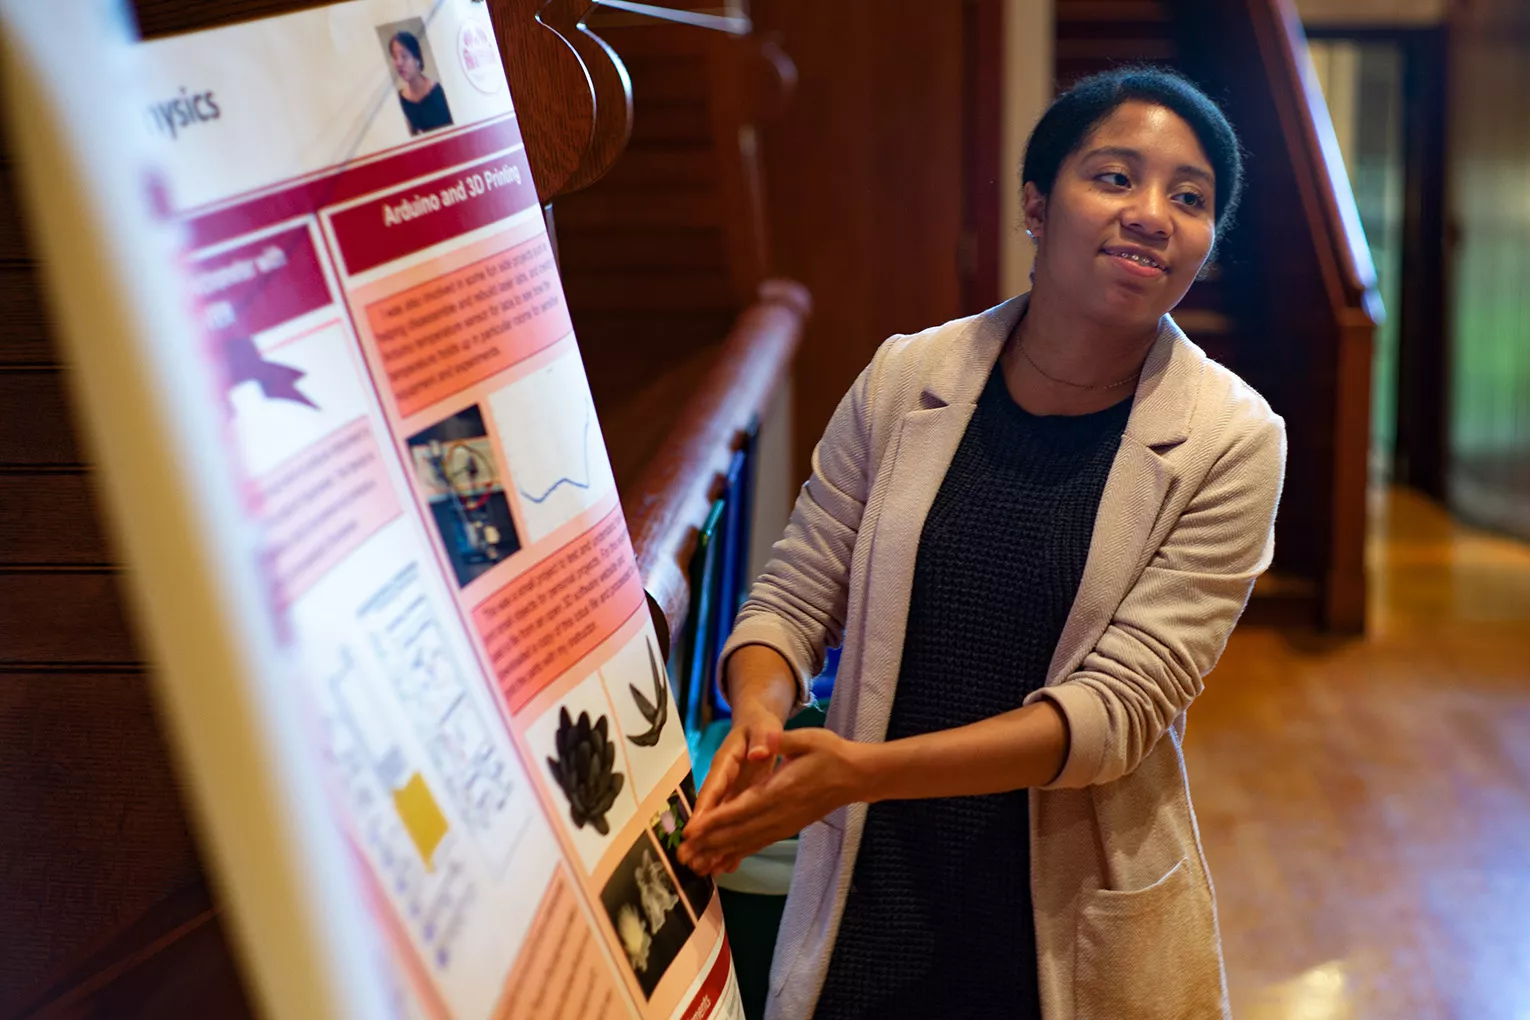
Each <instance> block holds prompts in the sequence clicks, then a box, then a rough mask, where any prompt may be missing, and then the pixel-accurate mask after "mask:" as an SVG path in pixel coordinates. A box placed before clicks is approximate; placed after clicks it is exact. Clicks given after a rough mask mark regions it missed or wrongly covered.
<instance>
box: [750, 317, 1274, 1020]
mask: <svg viewBox="0 0 1530 1020" xmlns="http://www.w3.org/2000/svg"><path fill="white" fill-rule="evenodd" d="M1026 300H1027V298H1026V297H1025V296H1021V297H1018V298H1014V299H1012V300H1010V301H1007V302H1005V303H1004V304H1001V305H999V306H997V307H996V308H993V309H990V310H989V311H986V312H983V313H982V314H980V315H976V316H973V317H971V318H966V319H957V320H955V321H953V322H948V323H946V324H945V325H943V326H937V327H935V328H933V329H929V330H926V331H924V332H922V333H918V334H915V335H913V336H895V337H892V338H891V339H889V340H888V341H887V342H886V343H884V344H883V345H882V346H881V348H880V349H879V350H878V351H877V354H876V357H875V358H873V359H872V362H871V364H870V365H869V366H868V367H867V368H866V369H865V371H863V372H862V373H861V376H860V378H859V379H857V380H856V382H855V385H854V386H853V387H852V388H851V390H850V392H849V393H848V394H846V395H845V397H844V399H843V400H842V401H841V402H840V405H839V408H838V410H836V411H835V413H834V417H833V419H832V420H831V421H830V422H829V426H828V428H827V430H826V431H825V432H824V436H823V439H822V441H821V442H820V443H819V444H818V447H817V449H816V450H815V451H814V453H813V470H812V476H811V477H810V478H809V480H808V481H807V483H806V484H805V485H804V486H803V487H802V491H801V493H800V494H799V495H798V497H797V504H796V507H795V509H794V510H793V512H792V517H791V521H790V523H789V524H788V525H787V529H786V534H785V536H784V537H783V538H782V539H781V541H780V542H778V543H777V544H776V546H775V550H774V555H773V557H772V559H771V561H770V563H769V565H768V566H767V567H766V569H765V572H764V573H763V574H762V575H761V576H760V577H759V579H758V580H757V581H756V582H755V584H754V587H753V589H752V591H751V593H750V597H749V600H748V601H747V602H746V603H745V605H744V607H743V609H742V610H741V611H740V613H739V617H738V622H737V626H736V628H735V630H734V632H733V636H732V638H731V639H730V640H729V641H728V643H727V644H726V646H725V647H724V650H723V653H722V654H723V657H724V658H726V656H727V655H729V654H731V653H732V652H733V651H734V650H735V649H737V648H739V647H740V646H742V645H747V644H763V645H768V646H770V647H772V648H774V649H776V650H777V651H779V652H780V653H781V654H782V655H783V656H784V657H785V658H786V659H787V660H788V661H789V662H791V663H792V664H793V666H795V667H796V670H797V672H798V674H799V676H800V678H801V680H802V683H803V688H802V692H801V697H802V699H803V701H804V703H805V702H806V700H807V699H808V698H809V697H810V695H809V694H808V692H807V687H806V684H807V681H808V679H809V678H810V677H812V676H814V675H816V674H817V673H818V671H819V670H820V669H821V668H822V665H823V654H824V649H825V647H826V646H828V645H835V644H840V643H841V642H842V643H843V654H842V658H841V661H840V667H839V676H838V680H837V683H836V685H835V691H834V697H833V698H832V699H830V702H829V712H828V726H829V727H830V728H831V729H833V730H834V731H835V732H838V733H841V734H843V735H845V736H847V737H850V738H852V739H855V740H861V741H876V740H882V739H884V738H885V736H886V733H887V720H888V715H889V712H890V711H891V709H892V703H893V693H894V688H895V686H896V681H897V677H898V667H899V660H900V657H901V654H902V649H903V636H904V625H905V623H906V620H907V615H908V602H909V591H910V588H911V585H912V582H913V575H914V559H915V554H916V552H917V550H918V547H919V537H920V533H921V532H922V530H923V527H924V520H925V515H926V513H927V512H928V511H929V508H930V505H931V503H932V502H933V500H934V498H935V493H936V491H937V490H938V489H939V488H940V484H941V481H942V480H943V479H944V477H945V473H946V469H947V467H948V466H949V464H950V462H951V458H952V456H953V455H954V454H955V452H956V448H957V444H958V443H959V442H960V441H961V438H962V435H963V433H964V432H965V431H966V428H967V423H968V420H969V419H970V418H971V416H972V412H973V409H974V407H975V406H976V401H977V399H978V396H979V394H980V393H981V392H982V390H983V385H984V383H985V381H986V380H987V378H988V375H989V372H990V371H991V369H992V368H993V365H994V363H995V362H996V361H997V359H998V356H999V352H1000V349H1001V348H1002V346H1003V344H1004V340H1005V338H1006V337H1007V336H1008V335H1009V333H1010V331H1011V330H1012V329H1013V327H1014V325H1015V323H1016V322H1018V321H1019V319H1020V316H1021V314H1022V313H1023V311H1024V308H1025V303H1026ZM1285 450H1286V442H1285V425H1284V422H1283V421H1282V420H1281V419H1280V418H1279V417H1278V416H1277V415H1275V414H1274V413H1273V412H1272V411H1271V410H1270V408H1269V405H1267V404H1266V403H1265V402H1264V400H1263V399H1261V398H1260V396H1259V395H1258V394H1257V393H1255V392H1254V391H1253V390H1252V389H1250V388H1249V387H1248V386H1247V385H1246V384H1245V383H1243V382H1242V380H1240V379H1238V377H1237V376H1235V375H1233V374H1232V373H1231V372H1229V371H1228V370H1227V369H1225V368H1223V367H1222V366H1220V365H1218V364H1216V363H1215V362H1213V361H1210V360H1208V359H1207V357H1206V355H1205V354H1204V353H1203V352H1202V351H1201V350H1200V348H1198V347H1196V346H1195V345H1194V344H1193V343H1191V342H1190V341H1189V340H1188V339H1186V337H1185V335H1184V333H1183V332H1181V331H1180V329H1179V327H1178V326H1176V325H1175V324H1174V322H1173V320H1172V319H1171V318H1169V317H1168V316H1165V317H1164V319H1163V322H1162V324H1161V326H1160V327H1159V333H1158V339H1157V341H1156V342H1155V343H1154V345H1153V347H1152V349H1151V352H1150V353H1149V355H1148V358H1147V362H1146V365H1145V366H1144V370H1143V373H1142V378H1141V381H1140V382H1139V383H1138V385H1137V392H1136V402H1135V404H1134V406H1133V407H1132V411H1131V416H1130V418H1129V420H1128V421H1127V425H1126V431H1125V435H1124V436H1123V438H1122V440H1121V447H1120V451H1119V452H1118V453H1117V455H1116V459H1115V462H1114V464H1113V466H1112V468H1111V472H1110V476H1109V479H1108V481H1107V482H1106V485H1105V492H1104V496H1103V497H1102V500H1101V503H1100V507H1099V513H1098V516H1097V518H1096V522H1095V527H1094V537H1093V542H1092V544H1091V546H1090V550H1089V556H1088V559H1087V561H1086V564H1085V568H1084V575H1083V581H1082V583H1081V585H1080V587H1079V591H1078V596H1077V598H1076V599H1075V601H1074V604H1073V608H1072V611H1071V613H1070V615H1069V617H1068V620H1067V624H1066V626H1065V627H1064V630H1063V633H1062V638H1061V640H1060V641H1059V642H1058V645H1057V651H1056V653H1055V654H1054V656H1053V658H1052V663H1051V668H1050V670H1049V672H1048V675H1047V681H1046V686H1045V687H1044V688H1043V689H1042V690H1039V691H1037V692H1035V693H1034V694H1033V695H1032V696H1031V698H1030V699H1028V700H1030V701H1034V700H1035V699H1036V698H1049V699H1051V700H1052V701H1053V702H1054V703H1055V704H1056V705H1057V707H1058V708H1059V709H1060V710H1061V711H1062V712H1063V713H1064V714H1065V715H1066V717H1067V720H1068V725H1069V730H1070V734H1071V740H1070V747H1069V751H1068V756H1067V761H1066V763H1065V764H1064V766H1063V769H1062V772H1061V774H1060V775H1059V776H1058V777H1057V778H1056V780H1054V781H1053V782H1052V783H1051V784H1050V785H1049V786H1047V787H1045V788H1040V789H1033V790H1032V791H1031V793H1030V821H1031V888H1032V895H1033V900H1034V905H1035V920H1036V946H1037V954H1038V958H1039V980H1040V985H1041V1001H1042V1009H1043V1013H1044V1015H1045V1016H1046V1017H1047V1018H1048V1020H1067V1018H1079V1020H1096V1018H1098V1020H1107V1018H1108V1020H1121V1018H1133V1020H1137V1018H1150V1017H1162V1018H1165V1020H1169V1018H1172V1020H1193V1018H1200V1017H1223V1016H1226V1015H1228V1009H1227V993H1226V977H1225V973H1224V970H1223V966H1222V958H1221V945H1220V940H1219V938H1218V933H1217V917H1216V906H1215V900H1214V897H1213V893H1212V886H1211V877H1210V875H1209V874H1208V873H1207V869H1206V861H1205V858H1204V856H1203V854H1202V852H1201V845H1200V836H1199V833H1198V832H1197V829H1196V823H1195V813H1194V811H1193V810H1192V808H1191V805H1190V791H1189V787H1188V784H1187V778H1186V774H1185V764H1184V756H1183V754H1182V753H1181V746H1182V741H1183V737H1184V730H1185V710H1186V709H1187V708H1188V707H1189V705H1190V702H1191V701H1192V700H1194V699H1195V696H1196V695H1197V694H1199V693H1200V692H1201V686H1202V678H1203V677H1204V676H1205V675H1206V674H1207V673H1209V672H1210V671H1211V669H1212V667H1213V666H1214V665H1216V662H1217V658H1218V657H1219V656H1220V655H1221V653H1222V648H1223V646H1224V645H1225V643H1226V641H1227V635H1228V633H1229V632H1230V631H1231V630H1232V628H1233V624H1234V623H1236V622H1237V619H1238V616H1239V614H1240V613H1241V612H1242V611H1243V607H1244V604H1245V603H1246V602H1247V600H1248V595H1249V591H1250V589H1251V588H1252V587H1253V583H1254V579H1255V578H1256V577H1258V576H1259V574H1260V573H1261V572H1263V571H1264V569H1265V568H1266V567H1267V566H1268V565H1269V563H1270V555H1271V552H1272V551H1273V547H1274V538H1273V525H1274V519H1275V507H1276V504H1277V503H1278V501H1279V499H1280V490H1281V483H1282V478H1283V474H1284V469H1285ZM1025 625H1026V621H1024V620H1016V621H1015V626H1016V627H1023V626H1025ZM951 682H952V683H960V682H961V678H960V677H952V678H951ZM865 821H866V805H865V804H854V805H851V806H849V807H848V808H841V809H840V810H838V811H835V812H834V813H833V814H831V815H830V816H829V817H828V818H826V819H825V820H823V821H821V822H815V823H814V824H812V825H810V826H808V827H807V828H806V829H805V830H803V832H802V835H801V840H800V844H799V848H798V854H797V864H796V870H795V871H794V872H793V877H792V887H791V894H790V896H789V897H788V899H787V903H786V913H785V916H784V917H783V919H782V923H781V930H780V935H779V938H778V941H777V943H776V953H775V960H774V963H773V965H772V968H771V978H770V1004H769V1007H768V1010H767V1017H769V1018H771V1020H797V1018H807V1017H810V1016H811V1015H812V1013H813V1009H814V1006H815V1004H816V1003H817V1000H818V995H819V993H820V991H821V989H822V987H823V982H824V976H825V973H826V971H827V969H828V964H829V957H830V953H831V952H832V950H833V946H834V939H835V935H836V932H837V931H838V929H839V922H840V918H841V916H842V914H843V912H844V906H845V897H846V893H847V891H848V889H849V886H850V878H851V875H852V873H853V872H854V869H855V857H856V852H857V850H858V849H859V847H860V841H861V832H862V829H863V827H864V824H865Z"/></svg>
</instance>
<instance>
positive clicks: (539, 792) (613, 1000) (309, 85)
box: [142, 0, 742, 1020]
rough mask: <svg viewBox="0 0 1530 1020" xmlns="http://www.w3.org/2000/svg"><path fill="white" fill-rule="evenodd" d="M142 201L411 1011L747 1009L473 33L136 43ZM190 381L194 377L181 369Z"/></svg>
mask: <svg viewBox="0 0 1530 1020" xmlns="http://www.w3.org/2000/svg"><path fill="white" fill-rule="evenodd" d="M142 54H143V56H144V58H145V59H144V60H143V65H144V68H145V74H146V75H147V77H148V86H149V101H148V103H147V105H146V106H145V108H144V109H143V111H142V116H143V123H142V130H143V132H144V134H145V136H146V138H147V140H148V145H149V151H150V153H151V154H152V157H153V172H154V179H155V181H156V182H157V183H156V188H155V191H156V194H157V201H158V202H159V203H160V205H161V206H162V209H163V214H164V215H166V216H169V217H171V218H173V219H174V220H175V221H176V222H177V223H178V224H179V225H180V226H181V229H182V231H183V234H184V238H185V245H186V255H185V271H186V276H187V279H188V280H189V282H190V286H191V289H192V291H193V294H194V300H195V306H196V314H197V315H198V316H200V320H201V324H202V327H203V331H204V333H205V346H204V350H203V352H202V353H203V356H205V357H206V358H208V359H210V361H211V362H212V364H213V365H214V366H215V369H216V375H217V376H218V378H219V379H220V380H221V385H220V387H219V388H220V392H219V393H218V394H217V395H216V396H217V399H218V400H219V401H221V402H222V403H223V405H224V406H225V408H226V416H227V417H226V420H227V423H228V424H227V435H228V445H229V454H230V457H231V459H232V460H233V461H234V462H235V463H236V464H237V466H238V472H239V475H240V477H241V478H242V479H243V480H244V481H243V502H244V505H245V507H246V510H247V512H248V513H249V514H251V515H252V516H253V517H254V518H255V519H257V520H258V521H259V522H260V524H261V527H262V529H263V535H264V538H263V553H262V568H263V574H264V578H265V585H266V588H267V590H268V595H269V599H268V601H269V606H270V611H271V613H272V614H273V615H274V618H275V619H276V620H277V622H278V627H279V631H280V633H281V634H282V635H283V638H284V640H285V641H286V642H287V643H288V645H289V647H290V648H291V649H292V651H293V658H294V661H296V662H297V663H298V664H299V669H298V670H297V671H296V672H297V673H298V675H295V676H292V677H273V678H270V682H272V683H282V684H290V686H291V696H292V697H293V698H294V699H298V700H299V701H300V702H301V703H302V704H303V706H304V707H305V708H306V710H307V716H308V717H309V718H310V719H311V729H312V735H313V744H314V747H315V751H316V755H315V758H316V760H317V761H322V763H323V767H322V770H321V771H322V773H323V774H322V776H316V777H315V781H316V782H323V783H324V784H325V785H326V787H327V789H328V791H329V799H330V800H331V801H332V803H333V805H334V811H335V815H336V818H337V822H338V824H339V826H340V827H341V829H342V831H343V832H344V833H345V836H346V839H347V841H348V843H349V844H350V846H351V848H352V851H353V855H354V859H355V863H356V867H357V870H358V871H359V872H360V874H361V876H362V879H363V885H364V887H365V888H366V889H367V890H368V891H369V898H370V904H369V909H370V911H371V913H372V916H373V917H374V918H375V922H376V924H377V926H378V927H379V929H380V930H382V931H383V932H384V933H385V936H386V939H387V942H388V944H389V945H390V946H391V949H392V957H393V960H394V961H395V975H396V978H397V985H398V988H399V993H398V994H399V997H400V1002H401V1012H403V1013H404V1014H406V1015H418V1016H423V1017H430V1018H480V1017H484V1018H489V1017H492V1018H504V1020H544V1018H547V1020H551V1018H569V1020H576V1018H577V1020H595V1018H607V1017H610V1018H616V1017H642V1018H663V1020H671V1018H685V1020H706V1018H709V1017H716V1018H733V1017H741V1016H742V1011H741V1007H740V1006H739V1003H738V994H737V988H736V983H735V980H734V976H733V970H732V962H731V956H730V953H729V951H728V946H727V940H726V938H725V933H724V930H723V923H722V913H721V906H720V904H719V901H718V897H717V894H716V890H715V888H714V886H713V884H712V882H711V881H710V880H709V879H706V878H704V877H700V876H697V875H696V874H694V873H692V872H691V871H689V870H688V869H687V868H685V866H684V865H682V864H681V863H680V862H679V860H678V858H677V856H676V852H675V850H676V847H677V845H678V842H679V833H680V830H681V828H682V827H683V825H684V822H685V820H686V819H687V818H688V817H689V812H690V809H691V804H692V803H693V800H694V797H695V788H694V782H693V779H692V776H691V771H690V763H689V758H688V755H687V749H686V741H685V738H684V734H683V730H682V725H681V721H680V719H679V718H677V715H676V713H675V711H674V710H673V707H672V705H671V702H670V697H669V686H668V682H667V678H666V676H665V671H664V662H663V659H662V656H661V654H660V652H659V646H658V642H657V640H656V637H655V633H654V630H653V627H652V625H651V622H650V619H649V614H648V609H647V606H646V602H645V598H644V593H643V588H642V584H641V581H640V578H639V576H638V574H637V570H636V565H635V562H634V559H633V552H632V547H631V543H630V540H629V537H628V533H627V527H626V523H625V521H624V520H623V517H622V512H621V507H620V504H619V503H618V500H617V493H616V488H615V484H614V482H613V479H612V474H611V467H610V463H609V460H608V458H607V454H606V450H605V445H604V442H603V440H602V437H601V431H600V423H599V421H598V419H597V416H596V414H595V409H594V406H593V404H592V402H591V397H590V389H589V385H588V382H587V381H586V377H585V372H584V367H583V364H582V362H581V359H580V354H579V348H578V345H577V342H576V339H575V337H574V334H573V332H572V327H571V325H570V320H569V312H568V308H567V306H566V304H565V301H564V295H563V290H562V287H561V285H560V283H559V279H558V272H557V267H556V264H555V262H554V258H553V250H552V246H551V244H550V242H549V238H548V235H547V231H546V228H545V225H544V222H543V218H542V213H541V209H540V207H539V204H538V201H537V196H536V189H535V187H534V185H533V182H532V179H531V173H530V169H529V167H528V164H527V159H526V153H525V150H524V147H523V145H522V141H521V133H520V130H519V127H518V125H517V120H516V113H515V108H514V104H513V102H512V97H511V96H510V93H509V90H508V88H507V85H506V81H505V74H504V68H503V66H502V64H501V57H500V53H499V49H498V47H497V45H496V43H495V39H494V35H493V30H492V27H491V24H490V21H489V15H488V12H487V10H486V9H485V6H484V5H483V4H481V3H475V2H473V0H437V2H431V0H360V2H354V3H346V4H340V5H335V6H331V7H327V8H320V9H316V10H311V11H307V12H303V13H298V14H293V15H289V16H285V17H281V18H275V19H269V20H264V21H256V22H250V23H246V24H241V25H236V26H232V27H228V28H222V29H217V30H213V31H207V32H201V33H195V34H188V35H184V36H177V37H171V38H165V39H160V40H156V41H153V42H149V43H145V44H143V47H142ZM188 378H190V376H188Z"/></svg>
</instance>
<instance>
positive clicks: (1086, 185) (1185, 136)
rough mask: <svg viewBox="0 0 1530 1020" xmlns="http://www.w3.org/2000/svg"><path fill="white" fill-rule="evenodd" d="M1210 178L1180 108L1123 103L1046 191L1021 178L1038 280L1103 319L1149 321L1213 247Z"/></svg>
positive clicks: (1137, 324) (1121, 323)
mask: <svg viewBox="0 0 1530 1020" xmlns="http://www.w3.org/2000/svg"><path fill="white" fill-rule="evenodd" d="M1215 186H1216V180H1215V175H1214V174H1213V172H1212V168H1211V161H1210V160H1208V159H1207V158H1206V153H1205V151H1204V150H1203V149H1202V148H1201V143H1200V140H1199V139H1198V138H1197V137H1196V135H1195V132H1194V131H1193V130H1192V129H1191V127H1190V125H1189V124H1187V123H1185V121H1184V120H1182V119H1181V118H1180V117H1179V115H1178V114H1176V113H1174V112H1173V111H1171V110H1168V109H1166V108H1164V107H1162V106H1157V105H1155V104H1152V103H1147V102H1142V101H1138V100H1131V101H1129V102H1125V103H1122V104H1121V105H1120V106H1118V107H1117V108H1116V109H1115V110H1114V111H1113V112H1112V113H1111V114H1110V116H1109V117H1107V118H1106V119H1105V120H1104V121H1102V122H1101V123H1100V125H1099V127H1097V128H1095V130H1094V132H1093V133H1092V134H1091V135H1089V137H1088V138H1086V139H1085V140H1084V143H1083V144H1082V145H1080V146H1079V147H1078V149H1077V150H1076V151H1075V152H1073V153H1072V154H1071V155H1070V156H1068V158H1067V159H1066V160H1064V161H1063V164H1062V166H1061V168H1059V170H1058V173H1057V180H1056V182H1055V183H1054V184H1053V186H1052V194H1051V195H1050V196H1043V195H1042V194H1041V192H1040V191H1039V190H1038V189H1037V188H1036V186H1035V185H1034V184H1026V186H1025V219H1026V226H1027V227H1028V228H1029V229H1030V230H1031V232H1032V233H1033V234H1035V235H1036V239H1037V245H1038V248H1037V256H1036V283H1037V285H1038V286H1046V287H1048V288H1050V289H1052V290H1054V291H1055V292H1056V293H1058V294H1059V295H1061V296H1062V297H1064V298H1065V299H1067V300H1068V301H1070V302H1071V303H1073V304H1075V305H1076V306H1077V307H1078V308H1079V309H1080V311H1081V312H1082V313H1083V314H1084V315H1086V316H1087V317H1088V318H1090V319H1092V320H1094V321H1096V322H1099V323H1101V324H1104V325H1111V326H1118V327H1121V328H1147V327H1149V326H1150V325H1152V324H1153V323H1156V322H1157V321H1158V319H1159V318H1160V317H1161V316H1163V314H1164V313H1165V312H1168V311H1169V310H1170V309H1172V308H1173V307H1174V306H1175V305H1177V304H1179V302H1180V299H1181V298H1183V297H1184V296H1185V292H1186V291H1187V290H1189V289H1190V284H1191V283H1192V282H1193V281H1194V280H1195V277H1196V274H1197V273H1199V272H1200V270H1201V266H1202V265H1203V264H1204V263H1205V261H1206V256H1207V255H1208V254H1209V253H1210V251H1211V245H1212V241H1213V240H1214V239H1215V236H1216V225H1215V209H1216V194H1215Z"/></svg>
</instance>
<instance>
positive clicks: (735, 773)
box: [693, 707, 781, 819]
mask: <svg viewBox="0 0 1530 1020" xmlns="http://www.w3.org/2000/svg"><path fill="white" fill-rule="evenodd" d="M780 744H781V717H780V716H778V715H776V714H775V713H774V712H772V711H770V710H769V709H764V708H758V707H755V708H742V709H741V711H740V712H739V713H736V714H735V715H734V716H733V727H732V729H730V730H729V731H728V735H727V736H726V737H724V738H723V742H722V744H721V745H720V746H719V747H718V748H717V753H716V754H715V755H713V757H712V768H711V771H709V772H708V773H707V781H706V782H705V783H703V784H701V792H700V793H699V794H697V795H696V810H695V811H694V812H693V819H694V817H696V816H699V815H701V814H702V813H703V812H707V811H710V810H711V809H712V808H715V807H716V806H717V805H719V804H721V803H723V802H724V801H725V800H727V799H729V798H731V797H735V796H737V795H738V794H740V793H743V792H744V791H745V790H748V789H750V788H751V787H753V786H755V785H756V784H757V783H759V782H760V781H761V780H763V779H764V778H765V777H767V776H769V775H770V770H771V769H772V768H773V767H774V766H775V763H776V755H777V754H778V753H779V749H780Z"/></svg>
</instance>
